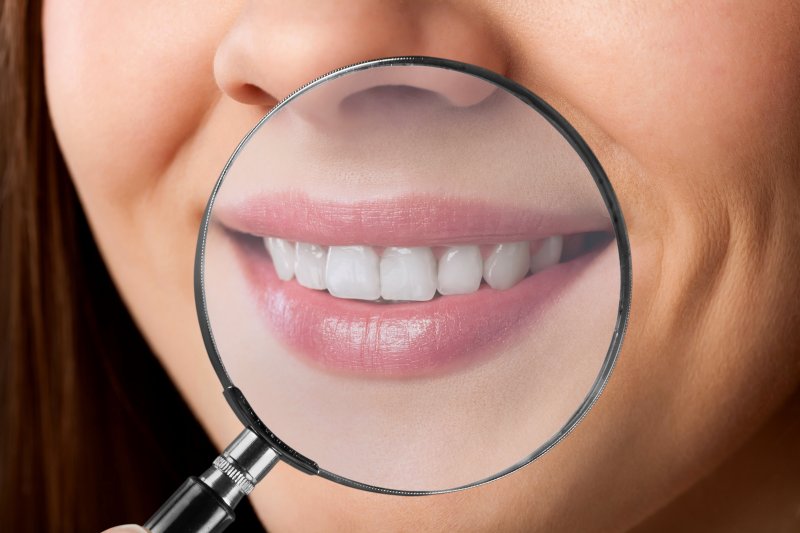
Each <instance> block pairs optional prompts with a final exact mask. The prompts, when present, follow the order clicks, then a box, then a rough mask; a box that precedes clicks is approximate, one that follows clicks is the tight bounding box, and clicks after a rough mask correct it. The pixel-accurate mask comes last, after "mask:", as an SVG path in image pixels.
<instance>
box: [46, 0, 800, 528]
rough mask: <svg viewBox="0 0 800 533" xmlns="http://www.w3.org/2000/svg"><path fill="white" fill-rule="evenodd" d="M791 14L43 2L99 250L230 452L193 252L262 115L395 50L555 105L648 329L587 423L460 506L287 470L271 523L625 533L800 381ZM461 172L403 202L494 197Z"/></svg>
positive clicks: (375, 189)
mask: <svg viewBox="0 0 800 533" xmlns="http://www.w3.org/2000/svg"><path fill="white" fill-rule="evenodd" d="M289 5H291V7H287V6H289ZM798 20H800V10H799V9H798V7H797V6H796V5H792V3H791V2H771V3H770V4H769V5H767V4H765V3H760V4H756V3H742V5H741V6H731V5H730V3H722V2H720V3H718V5H713V6H706V7H703V8H698V7H697V6H696V5H694V4H691V5H690V4H689V3H688V2H687V3H686V4H685V5H684V4H682V3H677V4H676V3H670V4H669V5H668V6H667V5H664V6H657V5H655V4H652V5H651V4H648V5H647V6H644V5H631V4H630V3H627V2H622V1H618V2H608V3H606V5H603V6H602V7H601V6H598V5H597V4H596V3H586V4H585V5H583V4H573V5H569V6H564V5H563V3H561V2H546V1H541V2H513V3H510V2H502V3H494V2H488V1H480V0H471V1H469V2H464V1H460V2H446V1H437V2H421V1H420V2H416V1H411V2H408V1H405V2H386V1H383V2H377V1H372V0H357V1H353V0H348V1H347V2H333V1H330V2H314V3H311V2H294V3H291V4H287V3H280V2H272V1H250V2H244V1H226V2H213V3H208V4H207V5H203V4H201V3H198V2H189V3H168V2H167V3H165V2H149V3H147V2H146V3H141V2H140V3H136V4H130V3H119V2H99V1H96V2H91V1H82V2H75V1H70V2H66V1H65V0H49V1H47V2H45V11H44V17H43V27H44V37H45V43H44V44H45V48H44V51H45V75H46V85H47V96H48V101H49V105H50V113H51V116H52V119H53V123H54V127H55V130H56V134H57V136H58V139H59V143H60V145H61V148H62V150H63V153H64V156H65V158H66V161H67V164H68V166H69V169H70V171H71V174H72V176H73V179H74V181H75V185H76V187H77V189H78V193H79V195H80V198H81V201H82V203H83V206H84V209H85V211H86V213H87V215H88V217H89V220H90V223H91V226H92V229H93V231H94V235H95V238H96V240H97V243H98V245H99V247H100V249H101V251H102V253H103V256H104V258H105V260H106V263H107V264H108V267H109V270H110V271H111V274H112V276H113V277H114V279H115V281H116V283H117V286H118V287H119V290H120V292H121V293H122V296H123V298H124V299H125V301H126V303H127V305H128V306H129V308H130V310H131V312H132V314H133V316H134V318H135V320H136V322H137V324H138V325H139V327H140V328H141V330H142V332H143V333H144V335H145V336H146V338H147V339H148V341H149V342H150V344H151V346H152V347H153V349H154V351H155V352H156V354H157V355H158V357H159V358H160V360H161V362H162V363H163V365H164V367H165V368H166V369H167V371H168V373H169V374H170V376H171V377H172V379H173V380H174V382H175V384H176V386H177V387H178V388H179V389H180V391H181V392H182V393H183V395H184V397H185V398H186V399H187V401H188V403H189V405H190V406H191V407H192V409H193V410H194V412H195V413H196V415H197V417H198V418H199V420H200V421H201V423H202V424H203V426H204V427H205V428H206V430H207V431H208V432H209V434H210V436H211V438H212V439H213V440H214V442H215V443H216V444H217V445H218V446H224V445H225V444H226V443H227V442H228V441H229V440H230V439H231V438H232V437H233V436H235V435H236V434H237V433H238V431H239V430H240V428H241V426H240V423H239V422H238V421H237V420H236V419H235V417H234V416H233V415H232V414H231V413H230V411H229V408H228V406H227V404H226V402H225V400H224V399H223V397H222V395H221V394H218V393H217V392H216V391H218V390H219V388H220V387H219V383H218V380H217V378H216V376H215V375H214V373H213V370H212V368H211V366H210V365H209V364H208V362H207V356H206V354H205V349H204V347H203V343H202V339H201V337H200V332H199V329H198V326H197V319H196V316H195V311H194V294H193V285H192V271H193V261H194V246H195V239H196V234H197V228H198V226H199V224H200V219H201V216H202V213H203V209H204V207H205V203H206V201H207V197H208V193H209V191H210V190H211V187H212V185H213V183H214V181H215V179H216V178H217V175H218V172H219V171H220V169H221V167H222V165H223V164H224V162H225V161H226V160H227V158H228V156H229V155H230V153H231V152H232V150H233V149H234V148H235V146H236V144H237V143H238V141H239V140H240V139H241V138H242V136H243V135H244V134H245V133H247V131H248V130H249V129H250V128H251V127H252V126H253V124H254V123H255V122H256V121H257V120H258V119H259V118H260V117H261V116H263V114H264V113H265V111H266V110H267V109H268V108H269V107H270V106H272V105H273V104H274V103H276V101H278V100H279V99H281V98H282V97H284V96H286V95H287V94H288V93H289V92H291V91H292V90H293V89H294V88H296V87H298V86H300V85H301V84H303V83H304V82H307V81H309V80H311V79H312V78H314V77H316V76H317V75H320V74H322V73H324V72H327V71H329V70H331V69H333V68H336V67H340V66H343V65H346V64H349V63H353V62H356V61H359V60H364V59H371V58H375V57H386V56H399V55H428V56H440V57H447V58H450V59H455V60H461V61H465V62H468V63H473V64H477V65H480V66H483V67H487V68H489V69H491V70H494V71H497V72H500V73H502V74H504V75H506V76H507V77H509V78H511V79H513V80H515V81H518V82H520V83H521V84H523V85H525V86H526V87H528V88H529V89H531V90H532V91H534V92H536V93H537V94H539V95H540V96H542V97H543V98H544V99H545V100H547V101H548V102H550V103H551V104H552V105H553V106H554V107H556V108H557V109H558V111H560V112H561V113H562V114H563V115H564V116H565V117H566V118H567V119H568V120H569V121H570V122H571V123H572V124H573V125H574V126H575V127H576V128H577V129H578V131H580V132H581V134H582V135H583V137H584V138H585V139H586V140H587V142H588V144H589V145H590V146H591V148H592V149H593V151H594V152H595V153H596V154H597V156H598V158H599V160H600V162H601V163H602V165H603V167H604V168H605V170H606V173H607V174H608V175H609V178H610V181H611V183H612V185H613V187H614V189H615V191H616V193H617V196H618V197H619V200H620V204H621V206H622V210H623V213H624V215H625V219H626V223H627V227H628V232H629V238H630V242H631V247H632V260H633V303H632V309H631V321H630V325H629V330H628V334H627V338H626V341H625V344H624V346H623V349H622V352H621V354H620V358H619V361H618V364H617V367H616V369H615V372H614V375H613V377H612V379H611V381H610V383H609V386H608V388H607V390H606V392H605V393H604V395H603V397H602V398H601V400H600V401H599V402H598V403H597V405H596V406H595V408H594V409H593V410H592V412H591V414H590V416H588V417H587V418H586V419H585V420H584V421H583V422H582V423H581V424H580V425H579V426H578V427H577V429H576V430H575V432H573V433H572V434H571V436H570V437H569V438H567V439H566V440H564V441H563V442H562V443H561V444H559V445H558V446H556V447H555V448H554V449H553V450H552V452H550V453H548V454H547V455H545V456H544V457H543V458H541V459H540V460H538V461H536V462H535V463H533V464H532V465H531V466H529V467H527V468H525V469H523V470H521V471H519V472H517V473H516V474H514V475H512V476H509V477H507V478H504V479H502V480H499V481H497V482H495V483H492V484H489V485H487V486H483V487H480V488H476V489H471V490H469V491H466V492H461V493H456V494H450V495H441V496H432V497H427V498H414V499H406V498H401V497H391V496H385V495H375V494H369V493H365V492H361V491H356V490H352V489H348V488H344V487H340V486H337V485H335V484H333V483H330V482H328V481H325V480H322V479H320V478H315V477H309V476H306V475H304V474H301V473H299V472H297V471H295V470H293V469H291V468H289V467H287V466H284V465H281V466H279V467H278V468H276V470H275V471H274V473H272V474H270V476H268V478H267V479H266V480H265V481H264V482H263V485H264V486H263V487H262V488H261V489H259V490H258V491H256V492H255V493H254V495H253V501H254V504H255V507H256V510H257V512H258V513H259V515H260V516H261V517H262V519H263V521H264V522H265V523H266V524H267V526H268V527H269V528H270V529H274V530H291V529H294V528H296V527H299V526H298V525H299V524H302V528H303V529H317V530H320V529H324V530H331V529H334V528H339V529H343V530H357V529H364V530H374V529H377V528H381V529H385V528H386V527H387V524H388V527H390V528H394V529H397V530H407V529H432V528H436V529H446V530H454V529H457V530H473V529H474V530H484V529H487V528H494V529H500V528H503V527H505V528H507V529H512V528H517V529H522V530H531V529H534V528H535V527H540V528H542V529H545V530H554V529H558V528H563V529H575V528H577V527H578V526H580V528H581V529H582V530H586V528H587V527H588V526H587V524H594V525H596V528H597V530H611V529H620V528H625V527H630V526H632V525H633V524H634V523H636V522H638V521H639V520H641V519H642V518H643V517H644V516H646V515H647V514H648V513H650V512H653V511H654V510H655V509H657V508H658V507H660V506H662V505H664V504H665V503H666V502H667V501H669V500H670V499H672V498H673V497H675V496H676V495H677V494H678V493H679V492H681V491H683V490H685V488H686V487H687V486H688V485H690V484H691V483H693V482H694V481H696V480H697V479H699V478H700V477H701V476H702V475H703V474H705V473H706V472H708V471H709V470H710V469H711V468H713V467H714V466H715V465H716V464H718V463H719V461H721V459H722V458H724V457H725V455H726V453H728V452H729V451H731V450H732V449H733V447H735V446H736V445H737V444H738V443H740V442H742V441H743V439H745V438H746V437H748V436H749V435H750V433H751V431H752V428H755V427H757V425H758V424H759V423H760V422H761V421H763V420H765V419H766V418H767V417H768V416H769V415H770V414H771V413H772V412H773V411H774V410H775V409H776V408H777V407H778V406H779V405H780V404H781V403H782V402H783V401H785V399H786V398H787V397H788V396H789V395H790V394H791V392H792V391H793V390H795V389H796V387H797V385H798V378H799V377H800V376H799V375H798V374H799V373H798V371H797V368H796V364H795V362H794V361H793V360H792V358H791V351H790V350H789V349H787V346H791V345H792V343H793V342H796V338H795V337H791V335H796V333H795V332H793V331H791V332H790V331H788V329H789V326H790V322H789V320H790V317H791V309H792V306H793V305H794V303H795V302H796V301H797V298H798V295H797V290H798V289H797V288H798V274H797V273H796V272H795V270H796V268H793V267H794V265H796V264H797V257H796V256H795V257H788V256H787V254H788V253H790V251H794V250H795V249H796V246H795V245H794V244H795V242H796V240H797V237H798V235H797V224H796V222H795V216H794V215H793V209H796V206H794V205H792V201H791V198H792V196H793V195H796V193H797V187H798V185H797V183H798V180H797V175H796V174H797V170H796V169H797V168H798V167H799V165H800V161H798V150H797V146H798V145H800V104H798V103H797V102H800V78H798V77H797V76H796V75H794V72H795V70H796V66H797V65H798V64H800V35H798V34H797V32H796V27H797V23H798ZM448 179H452V176H450V177H449V178H442V180H443V181H442V182H441V183H437V182H435V181H434V182H431V181H430V180H428V181H425V182H424V183H414V182H413V180H409V182H408V183H404V184H401V185H406V186H407V188H406V189H404V190H403V191H402V192H403V193H411V192H419V191H417V190H416V189H415V187H430V188H431V190H430V191H422V192H425V193H431V192H432V193H435V192H436V188H437V186H441V187H448V186H449V187H453V186H457V187H466V188H469V186H472V187H476V188H475V189H474V190H478V191H479V189H478V187H479V184H476V183H472V184H470V183H460V182H459V183H454V182H450V183H448V182H447V180H448ZM484 183H485V182H484ZM339 185H341V184H340V183H337V182H336V178H335V177H331V178H329V179H327V180H326V179H319V177H316V178H315V177H308V178H306V180H305V181H302V180H301V181H300V182H299V183H295V186H296V187H297V188H298V189H299V190H300V191H304V192H308V193H318V194H321V193H320V191H334V190H337V189H339ZM385 185H386V184H385V183H380V182H378V181H377V180H376V181H375V182H374V183H373V182H370V181H369V180H366V181H364V180H362V181H360V182H359V187H358V188H355V189H353V190H352V191H351V192H352V193H353V194H354V195H356V196H357V195H358V194H359V193H364V194H369V193H374V194H383V193H386V192H387V191H388V189H386V188H385ZM394 186H395V187H398V185H397V183H396V182H395V184H394ZM484 186H485V185H484ZM506 186H507V187H509V188H510V189H513V186H514V184H504V183H503V182H502V180H500V181H497V182H496V183H495V187H496V188H497V189H498V190H499V193H498V194H500V195H502V194H503V192H504V190H505V189H504V187H506ZM382 187H383V188H382ZM400 188H401V189H402V187H401V186H400ZM365 191H366V192H365ZM392 192H395V193H396V192H397V189H393V190H392ZM509 194H510V193H509ZM355 200H358V198H357V197H356V198H355ZM322 244H324V243H322ZM793 253H796V252H793ZM142 386H145V387H146V384H142ZM598 494H603V495H604V498H603V505H602V506H598V505H597V495H598ZM533 502H535V505H534V504H533Z"/></svg>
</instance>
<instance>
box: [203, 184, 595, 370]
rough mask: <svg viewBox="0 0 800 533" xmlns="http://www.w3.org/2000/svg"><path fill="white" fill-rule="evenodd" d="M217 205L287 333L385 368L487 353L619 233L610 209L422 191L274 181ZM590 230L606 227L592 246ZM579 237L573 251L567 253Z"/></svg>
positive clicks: (326, 362)
mask: <svg viewBox="0 0 800 533" xmlns="http://www.w3.org/2000/svg"><path fill="white" fill-rule="evenodd" d="M213 215H214V217H213V221H214V223H215V224H219V226H220V227H221V228H222V229H223V230H224V231H225V233H226V234H227V235H229V237H230V238H231V239H232V242H234V243H235V250H236V251H237V255H238V256H239V258H240V263H241V264H242V266H243V271H244V273H245V275H246V277H247V279H248V280H249V286H250V287H252V289H253V290H252V295H254V296H255V298H256V299H257V300H258V307H259V308H260V309H261V310H262V312H263V313H264V316H265V318H266V323H267V324H268V326H269V327H270V328H271V330H272V331H273V332H274V334H276V336H277V337H278V338H279V339H281V340H282V341H283V342H284V343H285V344H286V345H287V346H288V347H289V348H290V349H291V351H292V352H293V353H296V354H297V355H299V356H300V357H302V358H304V359H305V360H307V361H309V362H311V363H312V364H315V365H317V366H320V367H323V368H325V369H327V370H331V371H336V372H346V373H356V374H360V375H374V376H390V377H408V376H416V375H423V374H429V373H431V372H439V371H446V370H447V369H449V368H453V367H454V366H457V365H458V364H459V363H466V362H467V361H471V360H474V359H475V356H477V355H478V354H480V353H484V352H486V350H485V349H483V348H485V347H487V346H488V345H491V344H493V343H496V342H499V341H500V340H502V339H504V338H506V337H509V336H511V335H513V334H514V333H515V332H516V331H518V330H519V329H520V328H521V326H523V325H525V324H530V323H531V321H532V320H533V321H535V317H536V316H537V315H538V314H540V313H542V312H546V309H547V308H548V305H549V303H550V302H553V301H554V300H555V299H557V296H558V293H559V291H560V290H562V289H563V288H564V287H566V286H567V285H568V284H569V283H570V281H571V280H572V279H574V278H575V277H576V276H579V275H581V273H582V272H584V271H585V270H586V269H587V267H588V266H589V265H590V264H591V263H592V261H593V260H594V258H595V257H596V256H597V255H598V254H599V253H601V252H602V251H603V250H604V249H607V248H608V246H607V244H608V241H609V240H610V238H609V235H610V229H609V226H610V224H609V221H608V218H607V217H604V216H602V215H601V214H592V213H589V214H584V215H581V216H566V215H559V214H551V215H550V216H547V217H544V216H541V215H539V214H536V213H534V212H531V211H530V210H520V209H512V208H506V207H500V206H492V205H490V204H488V203H486V202H479V201H472V200H454V199H443V198H432V197H422V196H408V197H401V198H392V199H380V200H371V201H367V202H355V203H339V202H332V201H316V200H311V199H310V198H308V197H307V196H305V195H302V194H297V193H291V194H274V195H270V196H269V197H258V198H250V199H248V200H246V201H245V202H241V203H227V204H225V205H221V204H220V205H216V206H215V207H214V210H213ZM586 235H595V236H597V235H601V236H604V237H603V238H602V239H598V238H595V239H594V242H595V244H598V243H599V244H598V245H597V246H594V247H592V246H588V245H587V242H589V240H587V239H586V238H584V236H586ZM565 236H566V241H565V240H564V237H565ZM578 241H580V243H579V242H578ZM601 241H602V242H601ZM565 242H566V244H568V245H569V243H570V242H572V246H571V248H572V251H569V250H567V249H565V250H564V256H565V257H564V260H563V261H562V262H561V263H558V259H557V258H556V257H557V256H559V255H561V254H560V252H561V250H560V248H561V247H562V245H563V244H564V243H565ZM312 243H324V244H312ZM579 244H580V245H582V246H584V248H585V249H584V250H581V251H580V253H578V254H577V257H575V255H576V252H575V249H576V246H578V245H579ZM532 245H533V246H532ZM567 248H570V246H567ZM570 255H572V256H573V257H570ZM270 256H271V257H270ZM554 258H555V259H554ZM448 270H450V272H448ZM493 270H496V271H495V272H493ZM531 273H533V275H531ZM481 277H482V278H483V280H484V281H485V283H481ZM301 279H302V280H303V282H302V283H299V281H300V280H301ZM493 286H494V287H497V288H492V287H493ZM472 287H474V288H472ZM324 289H327V291H325V290H324ZM442 294H446V296H442ZM434 296H435V297H434ZM360 300H376V301H360ZM389 300H403V302H402V303H390V304H389V305H385V304H386V303H387V301H389ZM411 300H418V301H411Z"/></svg>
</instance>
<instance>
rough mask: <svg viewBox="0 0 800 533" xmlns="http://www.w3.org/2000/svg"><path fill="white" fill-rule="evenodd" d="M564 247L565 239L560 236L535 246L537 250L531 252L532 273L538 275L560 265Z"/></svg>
mask: <svg viewBox="0 0 800 533" xmlns="http://www.w3.org/2000/svg"><path fill="white" fill-rule="evenodd" d="M563 246H564V238H563V237H561V236H560V235H554V236H553V237H547V238H546V239H543V240H541V241H539V243H538V246H536V245H535V246H534V248H535V249H533V250H531V272H532V273H533V274H536V273H537V272H541V271H542V270H544V269H545V268H547V267H550V266H553V265H555V264H556V263H558V262H559V261H560V260H561V248H562V247H563Z"/></svg>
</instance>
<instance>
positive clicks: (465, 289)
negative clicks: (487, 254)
mask: <svg viewBox="0 0 800 533" xmlns="http://www.w3.org/2000/svg"><path fill="white" fill-rule="evenodd" d="M481 276H483V259H482V258H481V249H480V248H479V247H478V246H451V247H449V248H447V249H446V250H445V251H444V253H443V254H442V257H441V258H439V276H438V278H439V279H438V281H439V294H469V293H471V292H475V291H477V290H478V287H480V285H481Z"/></svg>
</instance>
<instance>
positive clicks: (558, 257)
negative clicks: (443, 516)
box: [146, 57, 631, 533]
mask: <svg viewBox="0 0 800 533" xmlns="http://www.w3.org/2000/svg"><path fill="white" fill-rule="evenodd" d="M630 287H631V265H630V250H629V244H628V239H627V235H626V232H625V225H624V221H623V218H622V213H621V212H620V208H619V204H618V202H617V199H616V197H615V195H614V192H613V190H612V188H611V185H610V183H609V181H608V179H607V177H606V175H605V173H604V172H603V169H602V168H601V166H600V164H599V163H598V161H597V159H596V158H595V156H594V155H593V154H592V152H591V150H590V149H589V147H588V146H587V145H586V143H585V142H584V141H583V139H582V138H581V137H580V136H579V135H578V133H577V132H576V131H575V130H574V129H573V128H572V127H571V126H570V125H569V123H567V121H566V120H565V119H564V118H563V117H562V116H561V115H559V114H558V113H557V112H556V111H555V110H554V109H553V108H552V107H550V106H549V105H548V104H547V103H546V102H544V101H543V100H542V99H541V98H539V97H537V96H536V95H534V94H533V93H531V92H530V91H528V90H527V89H525V88H524V87H522V86H520V85H519V84H517V83H515V82H513V81H511V80H509V79H507V78H505V77H503V76H501V75H499V74H496V73H493V72H490V71H488V70H485V69H482V68H479V67H476V66H472V65H468V64H464V63H459V62H456V61H450V60H445V59H437V58H429V57H400V58H390V59H379V60H374V61H367V62H364V63H359V64H356V65H352V66H349V67H346V68H342V69H339V70H336V71H333V72H331V73H329V74H326V75H325V76H322V77H320V78H318V79H316V80H314V81H312V82H311V83H309V84H307V85H305V86H303V87H302V88H300V89H298V90H297V91H295V92H294V93H292V94H291V95H290V96H289V97H287V98H286V99H285V100H283V101H282V102H281V103H279V104H278V105H277V106H275V107H274V108H273V109H272V110H271V111H270V112H269V113H268V114H267V115H266V116H265V117H264V118H263V119H262V120H261V121H260V122H259V123H258V124H257V125H256V126H255V127H254V128H253V129H252V131H250V133H248V135H247V136H246V137H245V138H244V139H243V140H242V141H241V143H240V144H239V146H238V147H237V148H236V150H235V152H234V153H233V155H232V156H231V158H230V160H229V161H228V163H227V165H226V166H225V168H224V170H223V171H222V174H221V176H220V178H219V180H218V181H217V183H216V185H215V187H214V190H213V192H212V194H211V197H210V199H209V201H208V205H207V208H206V211H205V215H204V217H203V221H202V227H201V229H200V234H199V238H198V244H197V256H196V265H195V294H196V304H197V312H198V317H199V320H200V326H201V329H202V333H203V338H204V340H205V345H206V349H207V351H208V354H209V356H210V359H211V363H212V364H213V366H214V369H215V371H216V373H217V376H218V377H219V380H220V382H221V384H222V388H223V392H224V395H225V398H226V399H227V400H228V403H229V404H230V406H231V408H232V409H233V410H234V411H235V413H236V414H237V416H238V417H239V419H240V420H241V421H242V423H243V424H244V426H245V428H246V429H245V430H244V431H243V432H242V433H241V434H240V435H239V437H238V438H237V439H236V440H235V441H234V442H233V443H232V444H231V445H230V446H229V447H228V448H227V449H226V450H225V451H224V452H223V453H222V455H220V456H219V457H218V458H217V459H216V460H215V461H214V463H213V466H212V467H211V468H209V469H208V470H207V471H206V472H205V473H204V474H203V475H202V476H200V477H192V478H189V479H188V480H187V481H186V483H184V485H183V486H181V488H180V489H179V490H178V491H177V492H176V493H175V494H174V495H173V496H172V497H171V498H170V500H168V501H167V503H165V504H164V506H162V508H161V509H159V511H158V512H157V513H156V514H155V515H154V516H153V517H152V518H151V519H150V521H149V522H148V523H147V524H146V527H148V528H149V529H150V530H151V531H152V532H153V533H160V532H167V531H201V530H202V531H222V530H223V529H224V528H225V527H227V525H228V524H230V523H231V522H232V521H233V519H234V512H233V508H234V507H235V506H236V504H237V503H238V502H239V501H240V500H241V499H242V497H244V496H245V495H247V494H248V493H249V492H250V491H251V490H252V489H253V487H254V486H255V485H256V484H257V483H258V482H259V481H260V480H261V479H263V477H264V476H265V475H266V474H267V473H268V472H269V470H270V469H271V468H272V466H273V465H274V464H276V462H277V461H285V462H287V463H289V464H291V465H292V466H294V467H296V468H298V469H300V470H301V471H303V472H305V473H307V474H309V475H317V476H321V477H324V478H326V479H329V480H331V481H333V482H336V483H341V484H344V485H348V486H350V487H354V488H357V489H363V490H368V491H374V492H381V493H387V494H397V495H409V496H413V495H426V494H434V493H442V492H449V491H456V490H462V489H467V488H469V487H474V486H476V485H480V484H483V483H487V482H490V481H492V480H495V479H498V478H500V477H502V476H505V475H508V474H510V473H511V472H514V471H515V470H517V469H519V468H522V467H523V466H525V465H527V464H528V463H530V462H531V461H533V460H535V459H536V458H538V457H540V456H541V455H542V454H544V453H545V452H547V451H548V450H549V449H550V448H552V447H553V446H554V445H555V444H557V443H558V442H559V441H560V440H561V439H563V438H564V437H565V436H566V435H567V434H568V433H569V432H570V431H571V430H572V429H573V428H574V427H575V425H576V424H577V423H578V422H579V421H580V420H581V419H582V418H583V417H584V416H585V415H586V414H587V412H588V411H589V409H590V408H591V406H592V405H593V404H594V402H595V401H596V400H597V398H598V396H599V395H600V393H601V391H602V390H603V387H604V386H605V384H606V382H607V381H608V379H609V375H610V373H611V370H612V368H613V367H614V362H615V360H616V358H617V354H618V352H619V349H620V345H621V342H622V339H623V335H624V332H625V327H626V324H627V318H628V311H629V305H630Z"/></svg>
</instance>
